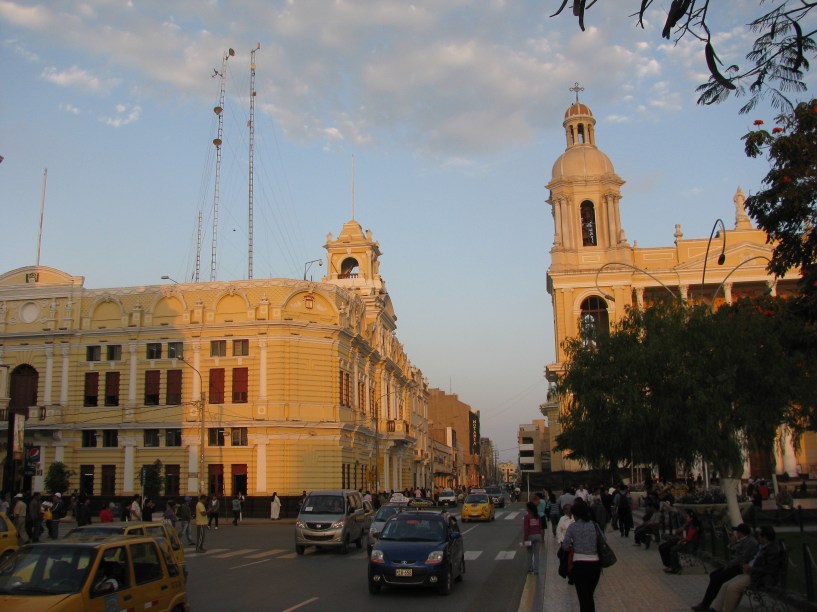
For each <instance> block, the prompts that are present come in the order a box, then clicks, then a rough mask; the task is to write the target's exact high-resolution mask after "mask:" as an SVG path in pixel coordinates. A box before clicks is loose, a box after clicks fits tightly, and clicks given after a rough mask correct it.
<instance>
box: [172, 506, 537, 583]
mask: <svg viewBox="0 0 817 612" xmlns="http://www.w3.org/2000/svg"><path fill="white" fill-rule="evenodd" d="M451 514H452V516H454V517H456V518H457V519H459V518H460V517H459V513H455V512H452V513H451ZM522 514H523V513H522V512H519V511H514V510H509V511H498V512H497V513H496V520H498V521H499V520H505V521H514V520H517V519H519V518H520V517H521V516H522ZM462 527H463V528H464V530H465V529H467V530H468V531H470V530H471V529H473V528H475V527H476V525H473V526H472V525H468V526H467V527H466V526H465V525H463V526H462ZM518 552H519V550H518V549H517V550H500V551H498V552H496V551H492V552H491V553H487V552H486V551H484V550H466V551H465V560H466V561H476V560H477V559H480V558H483V559H487V558H489V556H491V555H492V556H493V560H494V561H513V559H514V558H516V554H517V553H518ZM205 557H206V558H208V559H219V560H220V561H222V562H224V563H225V564H228V566H229V567H228V568H227V569H239V568H242V567H247V566H249V565H256V564H259V563H266V562H272V563H275V562H279V561H286V560H290V559H295V558H296V557H297V554H296V553H295V551H294V550H292V549H285V548H270V549H261V548H240V549H233V548H208V549H207V552H206V553H201V554H200V553H196V552H193V551H192V550H191V549H188V551H187V560H188V562H192V563H194V564H195V563H196V562H197V559H203V558H205ZM348 558H350V559H366V558H367V554H366V551H365V550H358V549H352V550H350V551H349V554H348Z"/></svg>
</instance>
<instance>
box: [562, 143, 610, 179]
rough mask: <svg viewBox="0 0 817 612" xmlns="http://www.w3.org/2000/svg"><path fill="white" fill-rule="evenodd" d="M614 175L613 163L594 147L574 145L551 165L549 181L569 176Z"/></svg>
mask: <svg viewBox="0 0 817 612" xmlns="http://www.w3.org/2000/svg"><path fill="white" fill-rule="evenodd" d="M609 173H615V170H614V169H613V163H612V162H611V161H610V158H609V157H607V155H605V154H604V153H603V152H602V151H601V150H599V148H598V147H596V146H595V145H589V144H584V145H574V146H572V147H569V148H568V149H567V151H565V152H564V153H562V154H561V155H560V156H559V157H558V158H557V159H556V162H555V163H554V164H553V172H552V174H551V176H552V179H551V180H554V181H555V180H557V179H560V178H566V177H570V176H599V175H603V174H609Z"/></svg>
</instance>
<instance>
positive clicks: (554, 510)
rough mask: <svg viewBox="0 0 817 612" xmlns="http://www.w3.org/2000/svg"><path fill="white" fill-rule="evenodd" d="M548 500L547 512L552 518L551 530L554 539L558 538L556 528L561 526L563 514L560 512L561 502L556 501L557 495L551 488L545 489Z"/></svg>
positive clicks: (546, 502)
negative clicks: (560, 520)
mask: <svg viewBox="0 0 817 612" xmlns="http://www.w3.org/2000/svg"><path fill="white" fill-rule="evenodd" d="M545 495H546V496H547V500H546V501H545V512H547V514H548V516H549V517H550V529H551V531H552V532H553V537H554V538H555V537H556V526H557V525H558V524H559V518H560V517H561V513H560V512H559V502H558V501H557V500H556V495H555V494H554V493H553V490H552V489H550V488H547V489H545Z"/></svg>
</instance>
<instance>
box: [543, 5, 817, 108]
mask: <svg viewBox="0 0 817 612" xmlns="http://www.w3.org/2000/svg"><path fill="white" fill-rule="evenodd" d="M599 2H600V0H575V1H574V2H573V3H572V5H571V6H572V8H573V15H574V16H576V17H578V20H579V27H580V28H581V29H582V30H584V29H585V28H584V23H585V19H586V13H587V11H589V9H590V8H591V7H592V6H593V5H595V4H598V3H599ZM711 2H712V0H694V1H693V0H673V1H672V2H671V3H670V6H669V9H668V10H667V11H666V20H665V22H664V27H663V29H662V32H661V36H662V37H663V38H668V39H669V38H673V39H674V40H675V41H676V42H678V41H679V40H681V39H682V38H684V37H685V36H687V37H692V38H694V39H696V40H698V41H700V42H701V44H702V45H703V47H704V58H705V61H706V66H707V69H708V71H709V74H710V77H709V80H708V81H707V82H706V83H704V84H702V85H700V86H699V87H698V89H697V91H698V92H700V97H699V98H698V103H699V104H713V103H718V102H723V101H724V100H726V99H727V98H728V97H729V96H730V95H732V94H734V95H736V96H744V95H747V94H749V96H750V98H749V101H748V102H747V103H746V104H745V105H744V106H743V107H742V108H741V109H740V112H741V113H746V112H749V111H750V110H752V109H753V108H754V107H755V106H757V104H758V103H759V102H760V101H761V100H763V99H764V98H765V97H767V96H768V97H769V98H770V102H771V105H772V107H773V108H777V109H780V110H783V109H789V108H791V107H792V104H791V102H790V101H789V99H788V97H787V96H788V95H789V94H790V92H802V91H806V89H807V87H806V84H805V83H804V81H803V78H804V74H805V72H806V71H808V69H809V67H810V65H809V58H813V57H814V56H815V54H817V44H815V41H814V34H815V32H814V30H810V31H806V32H804V31H803V27H802V25H803V24H806V23H807V22H808V18H809V15H810V14H811V10H812V9H814V8H817V3H815V2H806V1H803V0H782V1H781V2H776V3H774V4H775V5H776V6H774V8H771V9H769V8H768V4H766V6H765V7H764V6H763V5H764V3H765V2H766V0H758V6H759V7H761V8H760V9H759V14H758V16H757V17H756V18H755V19H754V20H753V21H751V22H750V23H749V24H748V26H747V27H748V28H749V31H750V32H752V33H753V34H754V35H755V36H756V38H755V40H754V43H753V44H752V50H751V51H749V52H748V53H747V54H746V59H747V60H748V61H749V65H748V67H743V68H741V67H740V66H738V65H735V64H733V65H730V66H724V65H723V63H722V62H721V61H720V59H719V58H718V56H717V54H716V51H715V47H714V44H713V37H712V33H711V32H712V31H713V29H714V28H713V25H712V19H713V15H714V14H715V13H713V12H712V10H711V8H710V3H711ZM567 4H568V3H567V0H562V2H560V6H559V8H558V10H557V11H556V12H555V13H554V14H553V15H551V16H552V17H555V16H556V15H559V14H560V13H562V11H563V10H564V9H565V7H566V6H567ZM610 4H612V2H611V1H610V0H608V5H610ZM621 4H622V5H623V4H624V3H621ZM654 4H655V0H633V2H631V3H630V6H628V7H624V6H622V7H621V9H619V10H622V11H624V10H626V11H627V15H632V16H637V18H638V20H637V25H639V26H641V27H642V28H643V27H644V16H645V13H646V12H647V11H648V10H649V9H650V8H651V7H653V5H654ZM618 6H619V2H616V7H617V8H618ZM662 8H663V7H662ZM633 9H635V11H633ZM735 25H742V24H735ZM721 29H722V30H724V31H725V32H728V33H730V34H731V32H732V29H733V25H732V24H728V25H727V26H726V27H723V28H721ZM735 40H736V38H735V37H734V36H729V41H730V43H733V42H734V41H735Z"/></svg>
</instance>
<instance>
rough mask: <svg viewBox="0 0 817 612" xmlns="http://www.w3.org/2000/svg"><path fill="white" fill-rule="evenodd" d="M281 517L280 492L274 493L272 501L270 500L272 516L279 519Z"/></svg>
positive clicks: (274, 519) (273, 518)
mask: <svg viewBox="0 0 817 612" xmlns="http://www.w3.org/2000/svg"><path fill="white" fill-rule="evenodd" d="M280 517H281V498H280V497H278V493H273V494H272V502H270V518H271V519H272V520H273V521H277V520H278V519H279V518H280Z"/></svg>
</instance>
